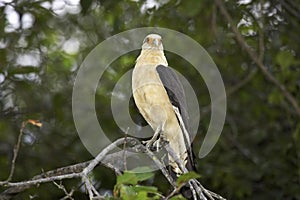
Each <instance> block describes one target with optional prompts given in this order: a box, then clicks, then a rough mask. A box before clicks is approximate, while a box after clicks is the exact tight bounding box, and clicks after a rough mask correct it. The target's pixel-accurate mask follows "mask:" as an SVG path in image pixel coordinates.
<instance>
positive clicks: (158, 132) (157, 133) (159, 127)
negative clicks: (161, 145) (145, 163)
mask: <svg viewBox="0 0 300 200" xmlns="http://www.w3.org/2000/svg"><path fill="white" fill-rule="evenodd" d="M161 130H162V127H161V126H158V127H157V129H156V131H155V132H154V135H153V137H152V138H151V139H150V140H148V141H147V142H146V143H147V144H146V147H147V148H150V147H151V146H152V145H153V144H154V142H155V141H156V140H157V137H158V136H159V134H160V132H161Z"/></svg>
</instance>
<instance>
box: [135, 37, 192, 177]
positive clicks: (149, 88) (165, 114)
mask: <svg viewBox="0 0 300 200" xmlns="http://www.w3.org/2000/svg"><path fill="white" fill-rule="evenodd" d="M132 90H133V98H134V101H135V103H136V105H137V107H138V109H139V111H140V113H141V114H142V116H143V117H144V118H145V120H146V121H147V123H148V124H149V125H150V126H151V127H152V129H153V130H154V132H155V133H154V135H153V137H152V139H151V140H150V141H148V143H147V146H148V147H150V146H152V145H153V144H156V145H159V142H157V140H159V139H158V138H163V139H164V140H166V141H168V142H169V145H170V147H171V148H172V149H173V150H174V152H175V153H176V154H177V157H178V158H180V159H181V161H182V162H183V163H184V164H185V165H186V167H187V169H189V170H192V169H193V160H192V153H191V146H190V145H191V142H190V136H189V133H188V130H189V128H188V120H189V119H188V113H187V104H186V99H185V94H184V90H183V87H182V84H181V83H180V81H179V79H178V77H177V74H176V72H175V71H174V70H173V69H172V68H170V67H168V62H167V59H166V57H165V55H164V52H163V45H162V39H161V36H160V35H157V34H150V35H148V36H147V37H146V38H145V40H144V42H143V46H142V51H141V54H140V55H139V57H138V58H137V60H136V65H135V67H134V70H133V74H132ZM169 164H170V166H171V169H172V171H173V173H175V174H176V175H180V174H181V173H182V172H181V170H180V168H179V167H178V166H177V164H176V163H175V161H174V160H173V159H172V158H171V157H170V156H169ZM173 175H174V174H173Z"/></svg>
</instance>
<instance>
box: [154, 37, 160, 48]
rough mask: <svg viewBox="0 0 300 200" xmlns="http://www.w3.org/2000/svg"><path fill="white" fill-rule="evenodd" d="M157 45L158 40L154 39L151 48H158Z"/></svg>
mask: <svg viewBox="0 0 300 200" xmlns="http://www.w3.org/2000/svg"><path fill="white" fill-rule="evenodd" d="M158 45H159V41H158V39H154V40H153V46H155V47H158Z"/></svg>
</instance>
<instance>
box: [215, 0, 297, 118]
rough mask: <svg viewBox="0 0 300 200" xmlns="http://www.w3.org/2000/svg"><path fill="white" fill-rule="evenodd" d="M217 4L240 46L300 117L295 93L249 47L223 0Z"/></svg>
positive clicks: (219, 0) (217, 0) (218, 0)
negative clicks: (291, 92)
mask: <svg viewBox="0 0 300 200" xmlns="http://www.w3.org/2000/svg"><path fill="white" fill-rule="evenodd" d="M215 1H216V4H217V5H218V7H219V8H220V10H221V13H222V15H223V16H224V17H225V19H226V20H227V22H228V23H229V24H230V27H231V29H232V31H233V33H234V34H235V37H236V39H237V41H238V43H239V44H240V46H241V47H242V48H243V49H244V50H245V51H246V52H247V54H248V55H249V57H250V58H251V59H252V61H253V62H255V63H256V64H257V66H258V67H259V68H260V70H261V71H262V73H263V75H264V76H265V77H266V78H267V79H268V80H269V81H270V82H272V83H273V84H274V85H275V86H276V87H278V88H279V90H280V91H281V93H282V94H283V95H284V97H285V98H286V99H287V101H288V102H289V103H290V104H291V105H292V106H293V107H294V109H295V111H296V114H297V115H298V116H299V117H300V107H299V105H298V102H297V100H296V99H295V97H294V96H293V95H291V94H290V92H289V91H288V90H287V89H286V87H285V86H284V85H283V84H281V83H280V82H279V81H278V80H277V79H276V78H275V77H274V76H273V75H272V74H271V73H270V72H269V71H268V70H267V68H266V67H265V65H264V64H263V62H262V60H261V59H259V56H258V55H257V54H256V53H255V52H254V51H253V50H252V49H251V48H250V47H249V45H248V44H247V42H246V41H245V40H244V38H243V36H242V35H241V34H240V32H239V31H238V29H237V28H236V26H235V24H234V22H233V20H232V18H231V16H230V14H229V13H228V11H227V9H226V8H225V6H224V4H223V1H222V0H215Z"/></svg>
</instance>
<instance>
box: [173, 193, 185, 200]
mask: <svg viewBox="0 0 300 200" xmlns="http://www.w3.org/2000/svg"><path fill="white" fill-rule="evenodd" d="M185 199H186V198H184V197H183V196H182V195H181V194H179V195H176V196H173V197H172V198H171V199H170V200H185Z"/></svg>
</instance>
